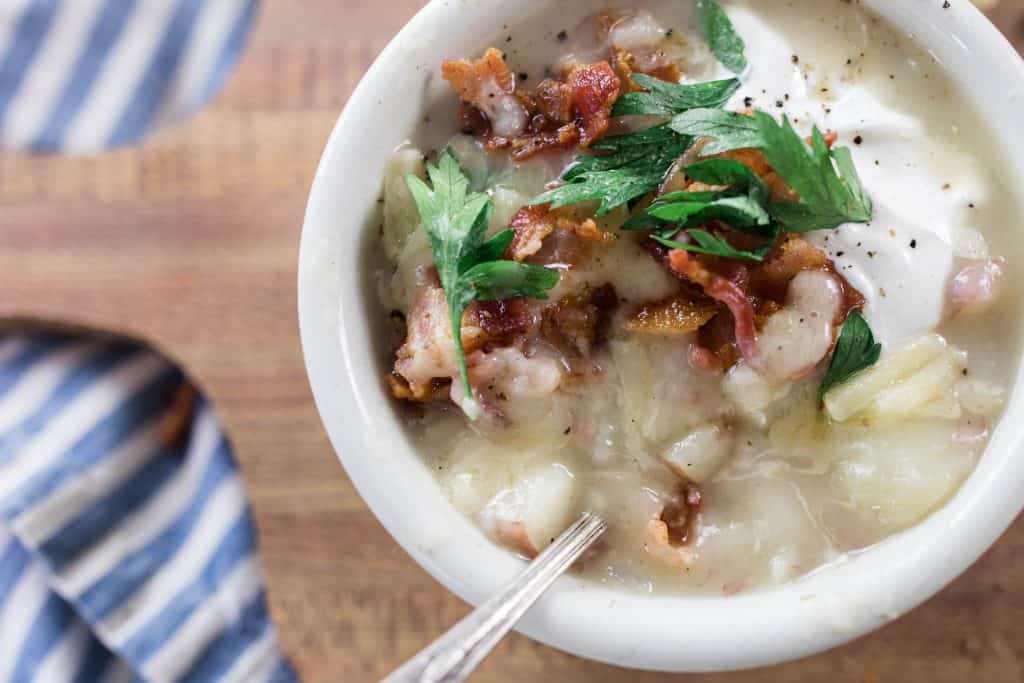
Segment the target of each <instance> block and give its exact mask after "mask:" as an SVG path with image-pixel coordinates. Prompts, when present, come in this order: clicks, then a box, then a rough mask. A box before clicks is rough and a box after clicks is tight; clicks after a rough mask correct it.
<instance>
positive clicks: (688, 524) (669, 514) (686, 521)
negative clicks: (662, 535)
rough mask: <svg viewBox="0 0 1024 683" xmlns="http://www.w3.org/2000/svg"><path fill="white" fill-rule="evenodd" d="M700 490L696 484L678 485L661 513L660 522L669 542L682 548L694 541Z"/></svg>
mask: <svg viewBox="0 0 1024 683" xmlns="http://www.w3.org/2000/svg"><path fill="white" fill-rule="evenodd" d="M702 502H703V501H702V496H701V492H700V489H699V488H698V487H697V485H696V484H690V483H686V484H680V485H679V486H678V487H677V488H676V490H675V492H674V493H673V495H672V499H671V500H669V502H668V504H667V505H666V506H665V509H664V510H662V512H661V521H662V522H664V523H665V526H666V528H667V529H668V538H669V541H670V542H671V543H672V544H673V545H676V546H683V545H686V544H688V543H692V542H693V541H694V540H696V536H697V534H696V528H697V521H698V517H699V516H700V509H701V505H702Z"/></svg>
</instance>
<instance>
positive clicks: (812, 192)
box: [754, 112, 872, 232]
mask: <svg viewBox="0 0 1024 683" xmlns="http://www.w3.org/2000/svg"><path fill="white" fill-rule="evenodd" d="M754 118H755V120H756V121H757V128H758V131H759V132H760V134H761V137H762V139H763V147H762V149H763V150H764V154H765V157H767V159H768V163H769V164H771V166H772V168H774V169H775V172H776V173H778V174H779V175H780V176H781V177H782V179H783V180H785V181H786V183H788V184H789V186H790V187H792V188H793V189H794V190H796V192H797V193H798V194H799V195H800V200H801V201H799V202H775V203H773V204H772V206H771V211H772V215H773V216H774V217H775V218H776V219H777V220H778V221H779V222H780V223H782V224H783V225H784V226H785V227H786V229H787V230H790V231H792V232H810V231H812V230H831V229H833V228H837V227H839V226H840V225H842V224H844V223H868V222H870V221H871V214H872V204H871V199H870V197H868V195H867V193H866V192H865V191H864V188H863V186H861V183H860V178H859V177H858V175H857V170H856V168H854V165H853V156H852V155H851V154H850V150H849V148H847V147H839V148H836V149H833V150H829V148H828V145H827V144H826V143H825V138H824V136H823V135H822V134H821V131H820V130H818V127H817V126H815V127H814V130H813V132H812V133H811V146H810V147H809V148H808V146H807V143H806V142H804V140H803V138H801V137H800V136H799V135H798V134H797V132H796V131H795V130H793V125H792V124H791V123H790V122H789V118H788V117H785V116H783V117H782V123H781V125H780V124H779V123H777V122H776V121H775V119H774V118H772V117H771V116H769V115H768V114H765V113H764V112H756V113H755V114H754ZM833 161H834V162H835V166H833ZM837 168H838V173H837Z"/></svg>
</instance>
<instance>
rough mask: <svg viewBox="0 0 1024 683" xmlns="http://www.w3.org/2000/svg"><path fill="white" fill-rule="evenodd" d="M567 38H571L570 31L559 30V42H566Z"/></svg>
mask: <svg viewBox="0 0 1024 683" xmlns="http://www.w3.org/2000/svg"><path fill="white" fill-rule="evenodd" d="M567 40H569V32H568V31H559V32H558V42H560V43H564V42H565V41H567Z"/></svg>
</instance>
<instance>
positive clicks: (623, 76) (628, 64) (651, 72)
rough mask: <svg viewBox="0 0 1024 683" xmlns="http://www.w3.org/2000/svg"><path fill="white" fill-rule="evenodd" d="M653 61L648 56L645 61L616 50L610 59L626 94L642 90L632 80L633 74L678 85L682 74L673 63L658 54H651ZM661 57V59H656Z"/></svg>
mask: <svg viewBox="0 0 1024 683" xmlns="http://www.w3.org/2000/svg"><path fill="white" fill-rule="evenodd" d="M652 55H653V57H654V59H652V58H651V56H648V58H647V59H638V58H637V56H636V55H634V54H633V53H632V52H629V51H627V50H622V49H617V50H615V54H614V56H613V57H612V68H614V69H615V73H616V74H618V76H619V79H620V80H621V81H622V88H623V90H625V91H626V92H639V91H641V90H643V88H642V87H640V85H638V84H637V82H636V81H635V80H633V74H644V75H646V76H653V77H654V78H657V79H658V80H661V81H667V82H669V83H678V82H679V81H680V80H682V78H683V72H682V71H680V70H679V67H678V66H677V65H676V64H675V63H674V62H671V61H669V60H668V59H665V58H664V55H662V54H660V53H652ZM658 57H661V59H658Z"/></svg>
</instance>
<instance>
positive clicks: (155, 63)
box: [0, 0, 257, 153]
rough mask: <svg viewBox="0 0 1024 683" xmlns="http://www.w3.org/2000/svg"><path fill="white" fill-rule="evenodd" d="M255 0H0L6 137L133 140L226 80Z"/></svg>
mask: <svg viewBox="0 0 1024 683" xmlns="http://www.w3.org/2000/svg"><path fill="white" fill-rule="evenodd" d="M256 5H257V3H256V0H0V144H2V145H3V146H4V147H6V148H8V149H25V150H31V151H35V152H75V153H86V152H96V151H100V150H103V149H106V148H109V147H118V146H123V145H128V144H131V143H134V142H137V141H138V140H140V139H142V138H143V137H144V136H145V135H146V134H147V133H149V132H151V131H152V130H154V129H156V128H158V127H160V126H162V125H166V124H169V123H173V122H176V121H179V120H181V119H182V118H184V117H186V116H188V115H189V114H191V113H192V112H194V111H196V110H197V109H199V107H201V106H202V105H203V104H205V103H206V102H207V101H209V100H210V99H211V98H212V97H213V96H214V95H215V94H216V93H217V92H218V90H219V89H220V88H221V86H222V85H223V84H224V82H225V81H226V79H227V76H228V74H229V73H230V71H231V68H232V66H233V65H234V63H235V61H236V60H237V58H238V56H239V54H240V53H241V51H242V48H243V47H244V44H245V38H246V36H247V35H248V33H249V29H250V27H251V26H252V23H253V19H254V17H255V13H256Z"/></svg>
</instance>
